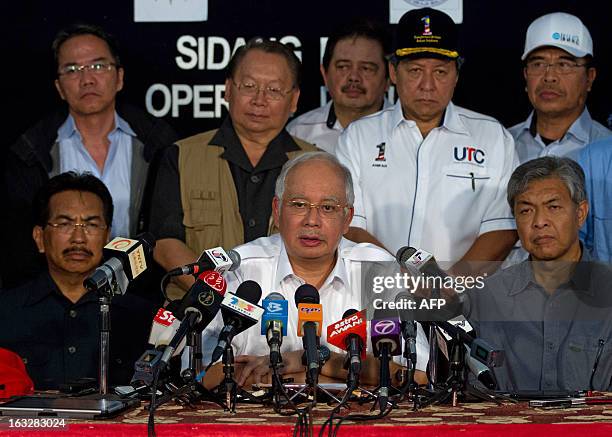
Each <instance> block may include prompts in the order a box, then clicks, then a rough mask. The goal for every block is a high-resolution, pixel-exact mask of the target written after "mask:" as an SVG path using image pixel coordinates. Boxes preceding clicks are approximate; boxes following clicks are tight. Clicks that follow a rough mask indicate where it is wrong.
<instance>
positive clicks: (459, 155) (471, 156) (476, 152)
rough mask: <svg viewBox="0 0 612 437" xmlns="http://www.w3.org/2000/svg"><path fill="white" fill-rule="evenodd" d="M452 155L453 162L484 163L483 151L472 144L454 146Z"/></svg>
mask: <svg viewBox="0 0 612 437" xmlns="http://www.w3.org/2000/svg"><path fill="white" fill-rule="evenodd" d="M453 157H454V158H455V162H469V163H470V164H476V165H484V163H485V158H486V155H485V152H484V150H482V149H477V148H476V147H472V146H463V147H457V146H455V148H454V152H453Z"/></svg>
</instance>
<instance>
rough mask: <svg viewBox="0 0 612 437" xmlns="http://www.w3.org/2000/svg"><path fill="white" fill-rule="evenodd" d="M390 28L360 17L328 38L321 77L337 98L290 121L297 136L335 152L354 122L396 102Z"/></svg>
mask: <svg viewBox="0 0 612 437" xmlns="http://www.w3.org/2000/svg"><path fill="white" fill-rule="evenodd" d="M386 53H387V37H386V35H385V30H384V29H383V28H382V27H381V26H380V25H379V24H376V23H374V22H372V21H370V20H356V21H352V22H350V23H348V24H346V25H345V26H343V27H341V28H340V29H338V30H337V31H336V32H335V33H334V34H333V35H331V36H330V37H329V39H328V40H327V44H326V45H325V53H324V54H323V64H322V65H321V75H322V76H323V81H324V82H325V86H326V87H327V90H328V91H329V94H330V96H331V101H330V102H328V103H327V104H326V105H324V106H321V107H320V108H316V109H313V110H312V111H309V112H306V113H305V114H302V115H300V116H299V117H297V118H295V119H294V120H292V121H291V122H290V123H289V124H288V125H287V131H289V133H290V134H291V135H293V136H295V137H298V138H300V139H302V140H304V141H308V142H309V143H311V144H314V145H315V146H317V147H318V148H320V149H323V150H325V151H326V152H329V153H333V152H334V149H335V148H336V144H337V143H338V137H339V136H340V134H341V133H342V131H343V130H344V129H345V128H346V127H347V126H348V125H349V123H351V122H352V121H354V120H357V119H358V118H361V117H363V116H365V115H368V114H373V113H374V112H376V111H380V110H381V109H383V108H386V107H388V106H389V105H390V104H389V102H388V101H387V100H386V99H385V92H386V91H387V90H388V89H389V72H388V70H387V61H386V59H385V54H386Z"/></svg>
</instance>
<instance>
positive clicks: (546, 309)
mask: <svg viewBox="0 0 612 437" xmlns="http://www.w3.org/2000/svg"><path fill="white" fill-rule="evenodd" d="M507 197H508V203H509V204H510V206H511V208H512V211H513V214H514V216H515V219H516V225H517V231H518V234H519V238H520V240H521V242H522V244H523V247H524V248H525V249H526V250H527V252H528V253H529V254H530V258H529V260H527V261H524V262H522V263H520V264H517V265H514V266H512V267H510V268H508V269H505V270H502V271H500V272H498V273H497V274H495V275H493V276H492V277H490V278H488V279H487V280H486V281H484V287H483V288H482V289H479V290H478V289H472V290H469V291H467V292H466V293H465V294H463V295H462V296H461V298H462V300H463V314H464V315H465V316H466V317H467V318H468V320H469V321H470V322H471V323H472V325H473V326H474V328H475V329H476V332H477V333H478V336H479V337H480V338H483V339H484V340H486V341H488V342H489V343H490V344H492V345H493V346H495V347H497V348H503V349H504V350H505V354H506V359H505V363H504V365H503V366H502V367H498V368H495V369H494V371H495V376H496V378H497V382H498V389H501V390H508V391H518V390H542V391H552V390H582V389H596V390H609V389H610V386H611V377H612V292H611V290H610V287H611V284H612V269H611V268H610V267H609V266H607V265H603V264H597V263H595V262H592V261H591V258H590V256H589V253H588V252H587V251H586V250H585V249H583V246H582V244H581V243H580V240H579V238H578V231H579V229H580V227H581V226H582V224H583V223H584V220H585V218H586V215H587V212H588V203H587V200H586V199H587V197H586V192H585V183H584V173H583V171H582V169H581V168H580V166H579V165H578V164H577V163H576V162H574V161H573V160H571V159H569V158H559V157H543V158H538V159H535V160H532V161H529V162H527V163H524V164H522V165H521V166H519V167H518V168H517V169H516V170H515V171H514V173H513V175H512V177H511V178H510V181H509V183H508V193H507Z"/></svg>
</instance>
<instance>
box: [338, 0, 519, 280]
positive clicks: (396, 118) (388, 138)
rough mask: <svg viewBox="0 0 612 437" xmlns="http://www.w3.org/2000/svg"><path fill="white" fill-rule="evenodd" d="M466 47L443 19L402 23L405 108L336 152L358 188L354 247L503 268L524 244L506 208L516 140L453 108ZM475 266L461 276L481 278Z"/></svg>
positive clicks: (378, 118)
mask: <svg viewBox="0 0 612 437" xmlns="http://www.w3.org/2000/svg"><path fill="white" fill-rule="evenodd" d="M457 40H458V38H457V30H456V26H455V24H454V23H453V21H452V19H451V18H450V17H449V16H448V15H446V14H444V13H443V12H440V11H437V10H434V9H430V8H423V9H416V10H412V11H409V12H407V13H406V14H404V16H403V17H402V18H401V20H400V22H399V24H398V26H397V34H396V46H395V51H394V54H393V59H392V61H391V65H390V75H391V80H392V81H393V82H394V83H395V85H396V89H397V91H398V96H399V102H398V103H397V104H396V105H395V106H394V107H393V108H389V109H386V110H383V111H381V112H379V113H378V114H374V115H370V116H367V117H364V118H362V119H360V120H357V121H355V122H354V123H352V124H351V125H350V126H349V127H348V128H347V129H346V130H345V132H344V133H343V134H342V136H341V137H340V140H339V143H338V147H337V149H336V155H337V156H338V159H339V160H340V162H342V163H343V164H345V165H346V166H347V167H348V168H349V169H350V170H351V174H352V176H353V180H354V181H355V216H354V218H353V221H352V223H351V228H350V231H349V233H348V234H347V238H349V239H351V240H353V241H358V242H365V241H368V242H372V243H374V244H378V245H381V246H384V247H386V248H387V249H389V250H390V251H391V252H395V251H397V249H398V248H400V247H402V246H405V245H409V246H413V247H416V248H422V249H425V250H427V251H428V252H430V253H433V254H434V255H435V256H436V258H437V259H438V260H439V261H442V262H450V263H457V262H458V261H460V260H461V261H487V262H490V261H500V260H502V259H504V257H505V256H506V255H507V253H508V251H509V250H510V248H511V247H512V245H513V244H514V242H515V241H516V232H515V231H514V229H515V224H514V220H513V218H512V214H511V213H510V209H509V207H508V205H507V204H506V201H505V191H506V185H507V182H508V179H509V177H510V174H511V173H512V170H513V169H514V167H515V166H516V165H517V158H516V151H515V148H514V141H513V140H512V137H511V136H510V134H509V133H508V132H507V131H506V130H505V129H504V128H503V126H502V125H501V124H499V123H498V122H497V121H496V120H495V119H493V118H491V117H488V116H486V115H482V114H478V113H476V112H472V111H469V110H467V109H464V108H460V107H458V106H455V105H454V104H453V103H452V102H451V99H452V96H453V93H454V90H455V85H456V84H457V80H458V77H459V76H458V74H459V71H458V68H459V66H460V63H461V59H460V58H459V53H458V51H457ZM466 267H467V263H462V264H461V267H459V266H458V265H455V268H454V269H453V270H454V271H455V272H456V273H471V272H472V271H471V270H470V269H472V267H470V268H467V270H464V269H465V268H466ZM494 267H495V266H494V264H491V265H486V266H485V265H482V264H480V265H479V267H478V268H479V269H480V271H483V270H484V271H488V270H492V269H494Z"/></svg>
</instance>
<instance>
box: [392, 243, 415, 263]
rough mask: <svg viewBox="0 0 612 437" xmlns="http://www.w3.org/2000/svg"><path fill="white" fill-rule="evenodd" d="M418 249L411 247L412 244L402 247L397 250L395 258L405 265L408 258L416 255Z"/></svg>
mask: <svg viewBox="0 0 612 437" xmlns="http://www.w3.org/2000/svg"><path fill="white" fill-rule="evenodd" d="M416 251H417V250H416V249H415V248H414V247H410V246H404V247H400V248H399V250H398V251H397V254H396V255H395V259H396V260H397V262H398V263H400V264H401V265H404V263H405V262H406V261H408V258H410V257H411V256H412V255H414V253H415V252H416Z"/></svg>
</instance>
